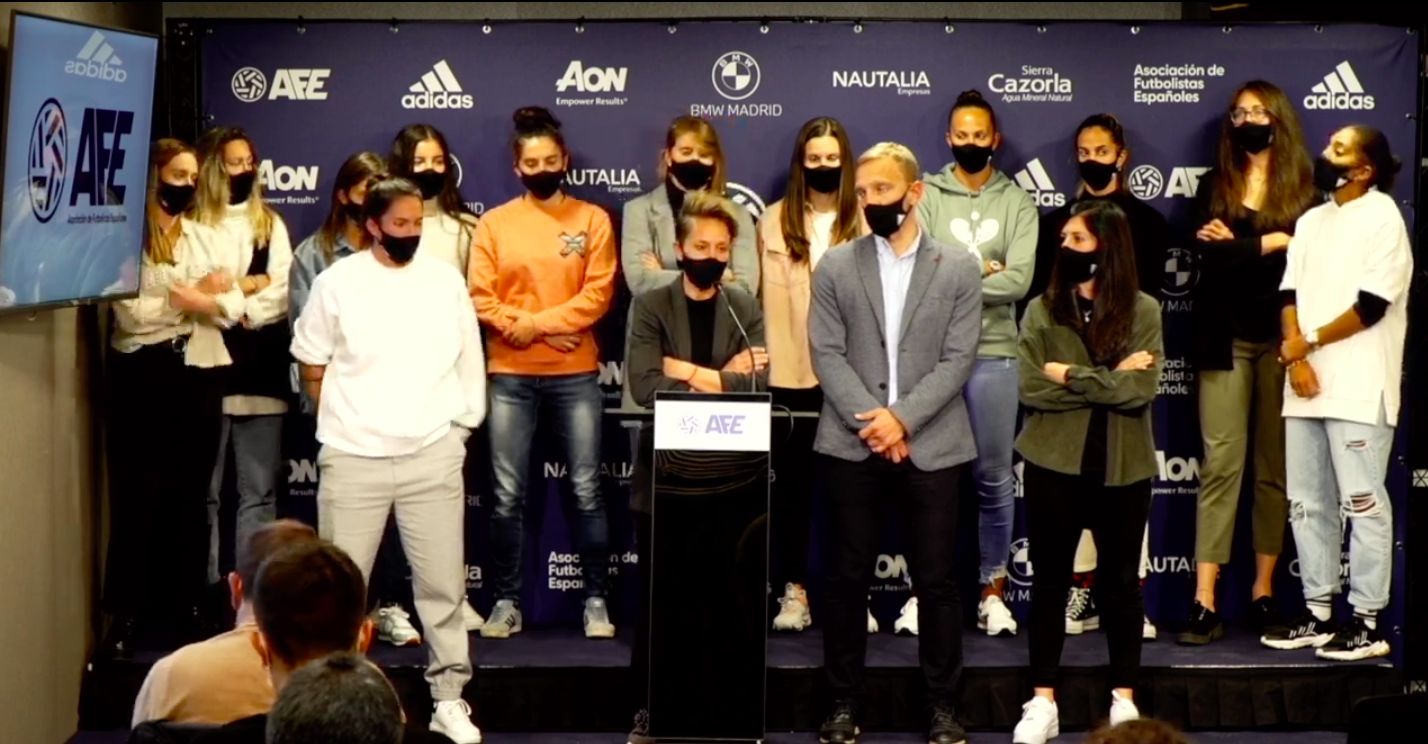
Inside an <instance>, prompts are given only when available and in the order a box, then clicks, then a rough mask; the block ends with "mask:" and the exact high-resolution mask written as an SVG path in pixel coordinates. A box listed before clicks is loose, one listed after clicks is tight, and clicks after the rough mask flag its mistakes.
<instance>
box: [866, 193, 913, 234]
mask: <svg viewBox="0 0 1428 744" xmlns="http://www.w3.org/2000/svg"><path fill="white" fill-rule="evenodd" d="M906 198H907V194H903V195H902V197H900V198H899V199H898V200H897V201H895V202H893V203H892V204H864V205H863V219H865V220H867V221H868V229H870V230H872V231H873V234H874V235H876V236H878V237H880V238H882V239H884V240H887V239H888V238H891V237H892V234H893V233H895V232H897V230H898V228H900V227H902V223H903V220H905V219H907V208H906V207H904V206H903V205H902V202H903V199H906Z"/></svg>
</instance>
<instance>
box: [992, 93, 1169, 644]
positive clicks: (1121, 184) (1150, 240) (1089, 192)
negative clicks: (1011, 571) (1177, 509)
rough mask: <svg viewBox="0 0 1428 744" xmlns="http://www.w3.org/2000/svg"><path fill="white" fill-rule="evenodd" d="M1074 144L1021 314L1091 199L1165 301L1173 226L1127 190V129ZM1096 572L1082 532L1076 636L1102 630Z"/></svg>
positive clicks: (1103, 128)
mask: <svg viewBox="0 0 1428 744" xmlns="http://www.w3.org/2000/svg"><path fill="white" fill-rule="evenodd" d="M1075 144H1076V163H1077V169H1078V170H1079V171H1080V174H1081V182H1080V183H1079V184H1078V186H1077V194H1076V201H1074V202H1072V203H1070V204H1067V205H1066V206H1064V207H1061V208H1059V209H1057V210H1056V211H1054V212H1052V213H1051V214H1048V215H1046V216H1045V217H1043V218H1041V230H1040V236H1039V238H1038V239H1037V243H1036V269H1035V271H1034V272H1033V273H1032V277H1031V290H1030V291H1028V292H1027V293H1026V296H1027V299H1026V300H1024V301H1022V303H1021V308H1020V309H1021V311H1022V312H1025V309H1026V303H1027V302H1031V301H1033V298H1036V297H1040V296H1041V295H1042V294H1043V293H1045V292H1046V288H1047V284H1048V283H1049V282H1050V281H1051V267H1052V264H1054V263H1055V261H1056V254H1057V253H1058V252H1059V251H1060V250H1061V245H1062V237H1061V231H1062V229H1063V228H1064V227H1065V226H1066V222H1067V220H1069V219H1071V213H1072V211H1073V210H1075V209H1076V208H1078V206H1079V205H1081V204H1082V203H1084V202H1086V201H1089V200H1092V199H1104V200H1105V201H1109V202H1112V203H1114V204H1115V205H1116V206H1118V207H1120V208H1121V211H1122V212H1124V213H1125V215H1126V221H1127V224H1129V225H1130V234H1131V243H1132V245H1133V247H1134V249H1135V250H1134V255H1135V274H1136V276H1137V278H1138V279H1139V288H1140V291H1142V292H1144V293H1146V294H1148V295H1150V296H1151V297H1154V298H1155V299H1157V300H1159V299H1161V286H1162V284H1163V281H1164V277H1165V259H1166V249H1167V248H1168V247H1169V246H1170V225H1169V224H1167V223H1166V221H1165V217H1164V216H1163V215H1161V214H1160V212H1158V211H1156V209H1155V208H1154V207H1151V206H1149V205H1148V204H1146V203H1145V202H1142V201H1141V200H1140V199H1138V198H1136V196H1135V195H1134V194H1132V193H1130V192H1129V191H1127V190H1126V183H1125V172H1126V166H1127V164H1128V163H1129V162H1130V150H1129V149H1128V148H1127V147H1126V131H1125V128H1124V127H1122V126H1121V122H1120V120H1119V119H1117V118H1116V117H1115V115H1114V114H1093V115H1091V116H1088V117H1086V119H1085V120H1084V121H1082V122H1081V124H1080V126H1078V127H1076V140H1075ZM1095 570H1096V545H1095V542H1094V540H1093V538H1092V536H1091V531H1090V530H1086V531H1085V532H1083V533H1082V534H1081V545H1080V546H1079V547H1078V548H1077V550H1076V565H1075V571H1076V573H1075V575H1073V576H1072V578H1071V592H1070V594H1069V595H1067V598H1066V632H1067V633H1070V634H1073V635H1078V634H1080V633H1082V632H1084V631H1086V630H1093V629H1095V628H1096V627H1098V626H1099V623H1100V611H1099V610H1098V609H1097V607H1096V603H1095V599H1094V598H1093V596H1092V593H1091V582H1092V572H1093V571H1095ZM1142 634H1143V636H1144V638H1145V639H1146V640H1154V639H1155V637H1156V629H1155V625H1153V624H1152V623H1151V622H1150V618H1149V617H1146V618H1145V622H1144V624H1143V627H1142Z"/></svg>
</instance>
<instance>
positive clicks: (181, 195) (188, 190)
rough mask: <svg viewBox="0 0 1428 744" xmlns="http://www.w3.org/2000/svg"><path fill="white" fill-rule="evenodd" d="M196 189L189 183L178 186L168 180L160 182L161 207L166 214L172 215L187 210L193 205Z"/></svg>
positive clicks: (174, 215)
mask: <svg viewBox="0 0 1428 744" xmlns="http://www.w3.org/2000/svg"><path fill="white" fill-rule="evenodd" d="M195 191H196V189H195V188H194V187H193V186H190V185H189V184H184V185H182V186H176V185H174V184H171V183H168V182H166V181H160V182H159V191H158V194H157V196H158V197H159V209H162V210H164V214H167V215H169V216H172V217H176V216H178V215H181V214H183V213H184V212H187V211H188V209H189V207H192V206H193V195H194V192H195Z"/></svg>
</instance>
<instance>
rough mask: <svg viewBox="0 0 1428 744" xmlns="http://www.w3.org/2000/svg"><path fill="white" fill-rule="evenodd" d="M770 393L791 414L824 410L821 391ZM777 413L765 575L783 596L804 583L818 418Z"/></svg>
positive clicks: (806, 578) (811, 513)
mask: <svg viewBox="0 0 1428 744" xmlns="http://www.w3.org/2000/svg"><path fill="white" fill-rule="evenodd" d="M770 392H771V393H773V402H774V405H775V406H782V407H785V408H788V409H789V410H790V411H793V412H814V413H817V412H818V411H819V410H820V409H822V408H823V391H822V390H821V389H819V388H810V389H808V390H792V389H788V388H771V389H770ZM781 413H782V412H781V411H780V412H777V413H775V414H774V428H773V432H774V434H773V436H774V448H773V450H774V451H773V462H772V467H773V473H774V477H773V483H770V484H769V490H770V494H769V496H770V499H769V512H770V513H769V538H770V539H769V543H770V548H771V551H772V556H771V557H772V560H771V561H770V566H769V569H770V571H769V573H770V574H771V578H772V579H773V582H772V583H773V594H774V596H776V597H777V596H781V595H782V594H783V585H784V584H786V583H793V584H802V585H803V586H805V587H806V586H807V585H808V541H809V534H810V532H811V531H812V528H813V485H814V475H813V474H814V454H813V437H814V435H815V434H816V433H817V432H818V419H816V418H811V417H810V418H793V419H788V418H785V417H783V416H782V415H780V414H781ZM790 425H791V428H790ZM785 437H787V438H786V439H785Z"/></svg>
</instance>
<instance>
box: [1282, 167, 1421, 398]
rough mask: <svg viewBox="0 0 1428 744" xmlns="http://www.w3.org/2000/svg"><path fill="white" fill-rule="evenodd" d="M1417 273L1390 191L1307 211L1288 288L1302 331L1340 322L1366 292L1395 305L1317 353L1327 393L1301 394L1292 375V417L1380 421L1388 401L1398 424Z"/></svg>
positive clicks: (1312, 359) (1288, 390) (1298, 228)
mask: <svg viewBox="0 0 1428 744" xmlns="http://www.w3.org/2000/svg"><path fill="white" fill-rule="evenodd" d="M1412 278H1413V252H1412V249H1411V248H1410V246H1409V243H1408V229H1407V227H1406V226H1405V225H1404V223H1403V215H1402V214H1401V213H1400V212H1399V211H1398V205H1396V204H1394V202H1393V199H1392V198H1391V197H1389V196H1387V195H1386V194H1382V193H1379V192H1378V191H1377V190H1374V191H1370V192H1369V193H1367V194H1364V195H1363V196H1362V197H1359V198H1358V199H1355V200H1353V201H1351V202H1349V203H1347V204H1345V205H1343V206H1339V205H1338V204H1337V203H1335V202H1334V201H1332V200H1330V201H1329V202H1327V203H1325V204H1322V205H1320V206H1318V207H1315V208H1313V209H1311V210H1309V211H1308V212H1306V213H1305V214H1304V216H1303V217H1300V218H1299V222H1298V223H1297V224H1296V225H1295V227H1294V238H1293V239H1292V240H1290V242H1289V254H1288V266H1287V267H1286V268H1285V270H1284V281H1283V283H1282V284H1281V285H1280V287H1281V289H1290V290H1294V293H1295V297H1296V300H1295V301H1296V304H1297V306H1298V308H1297V309H1298V313H1299V328H1300V330H1302V331H1303V332H1304V333H1306V334H1307V333H1309V332H1310V331H1312V330H1314V329H1316V328H1320V327H1322V326H1324V325H1326V324H1328V323H1329V322H1331V321H1333V320H1334V319H1335V318H1337V317H1339V316H1340V315H1342V314H1343V313H1344V312H1345V311H1346V310H1348V309H1349V308H1351V307H1353V305H1354V303H1355V302H1357V301H1358V295H1359V292H1360V291H1363V292H1368V293H1370V294H1374V295H1377V296H1379V297H1381V298H1383V299H1385V300H1388V302H1389V305H1388V312H1387V314H1385V315H1384V317H1383V319H1382V320H1380V321H1379V322H1377V323H1375V324H1374V325H1373V326H1372V327H1370V328H1368V329H1366V330H1364V331H1360V332H1359V333H1356V334H1354V335H1353V336H1351V337H1349V338H1347V339H1344V340H1343V341H1339V342H1338V343H1333V344H1328V345H1325V346H1323V347H1321V348H1320V349H1319V350H1318V351H1315V352H1314V353H1312V354H1310V355H1309V364H1310V365H1311V366H1312V367H1313V368H1314V372H1315V374H1316V375H1317V376H1318V378H1319V387H1320V393H1319V395H1317V396H1315V397H1314V398H1311V399H1308V400H1306V399H1304V398H1300V397H1299V396H1297V395H1295V393H1294V390H1293V388H1292V387H1290V385H1289V383H1288V381H1287V380H1286V382H1285V390H1284V415H1285V416H1287V417H1292V418H1327V419H1341V420H1344V421H1355V422H1358V423H1363V424H1370V425H1374V424H1377V423H1378V420H1379V406H1380V404H1382V406H1383V412H1384V415H1385V417H1386V421H1387V422H1388V424H1389V425H1390V426H1393V425H1395V423H1396V422H1397V421H1398V409H1399V405H1400V403H1401V400H1402V397H1401V392H1400V391H1401V389H1402V385H1403V344H1404V340H1405V338H1406V337H1407V334H1408V285H1409V283H1410V282H1411V281H1412Z"/></svg>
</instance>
